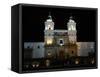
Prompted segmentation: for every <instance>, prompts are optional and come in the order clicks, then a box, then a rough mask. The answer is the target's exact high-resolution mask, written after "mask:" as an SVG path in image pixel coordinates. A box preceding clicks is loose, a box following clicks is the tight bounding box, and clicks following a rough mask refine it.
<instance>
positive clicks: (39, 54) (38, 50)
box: [24, 42, 44, 58]
mask: <svg viewBox="0 0 100 77" xmlns="http://www.w3.org/2000/svg"><path fill="white" fill-rule="evenodd" d="M24 48H32V49H33V51H32V58H43V57H44V42H25V43H24Z"/></svg>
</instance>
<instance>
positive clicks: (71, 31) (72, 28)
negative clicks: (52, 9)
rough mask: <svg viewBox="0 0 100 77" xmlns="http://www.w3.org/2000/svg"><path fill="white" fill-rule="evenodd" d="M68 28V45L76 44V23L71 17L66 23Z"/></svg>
mask: <svg viewBox="0 0 100 77" xmlns="http://www.w3.org/2000/svg"><path fill="white" fill-rule="evenodd" d="M67 28H68V37H69V42H70V43H73V44H74V43H76V42H77V36H76V34H77V30H76V22H75V21H74V20H73V19H72V16H71V17H70V18H69V21H68V23H67Z"/></svg>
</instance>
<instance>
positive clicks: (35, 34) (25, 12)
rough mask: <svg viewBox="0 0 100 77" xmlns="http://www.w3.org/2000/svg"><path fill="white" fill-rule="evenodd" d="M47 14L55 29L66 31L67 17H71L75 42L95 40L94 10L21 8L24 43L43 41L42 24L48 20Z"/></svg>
mask: <svg viewBox="0 0 100 77" xmlns="http://www.w3.org/2000/svg"><path fill="white" fill-rule="evenodd" d="M49 12H51V15H52V18H53V21H54V23H55V29H67V22H68V20H69V17H70V16H73V19H74V20H75V22H76V26H77V27H76V28H77V41H81V42H82V41H86V42H87V41H95V40H96V22H97V20H96V19H97V18H96V14H97V11H96V9H84V8H81V9H80V8H71V7H66V8H60V7H59V8H57V7H46V6H45V7H41V6H35V7H34V6H23V7H22V26H23V40H24V42H40V41H44V28H45V25H44V22H45V21H46V19H47V18H48V15H49Z"/></svg>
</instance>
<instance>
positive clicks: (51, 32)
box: [44, 15, 77, 59]
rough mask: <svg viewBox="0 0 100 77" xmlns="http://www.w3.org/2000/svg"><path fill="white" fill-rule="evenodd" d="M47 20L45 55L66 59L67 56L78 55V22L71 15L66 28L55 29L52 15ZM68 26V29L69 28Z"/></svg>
mask: <svg viewBox="0 0 100 77" xmlns="http://www.w3.org/2000/svg"><path fill="white" fill-rule="evenodd" d="M48 17H49V18H48V19H47V20H46V21H45V30H44V40H45V41H44V43H45V44H44V47H45V57H47V58H50V57H52V58H59V59H64V58H67V56H77V44H76V43H77V36H76V34H77V31H76V23H75V21H74V20H73V19H72V17H70V19H69V22H68V23H67V25H66V29H65V30H62V29H59V30H58V29H54V22H53V20H52V17H51V15H49V16H48ZM67 28H68V30H67Z"/></svg>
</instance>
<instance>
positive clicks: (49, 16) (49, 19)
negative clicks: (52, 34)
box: [46, 12, 52, 22]
mask: <svg viewBox="0 0 100 77" xmlns="http://www.w3.org/2000/svg"><path fill="white" fill-rule="evenodd" d="M46 21H49V22H51V21H52V16H51V12H49V15H48V19H47V20H46Z"/></svg>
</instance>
